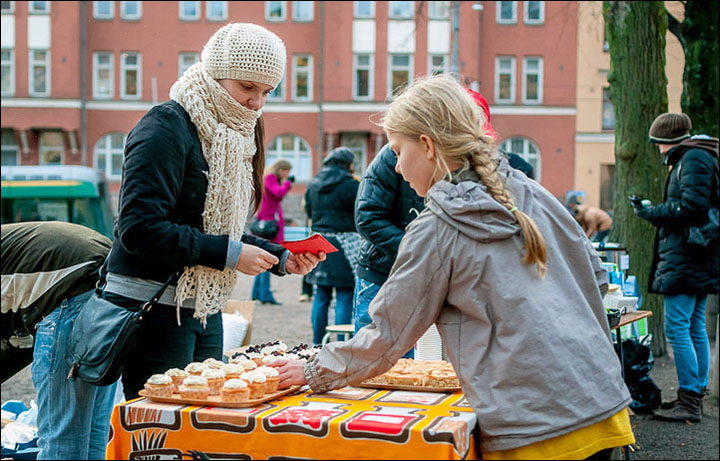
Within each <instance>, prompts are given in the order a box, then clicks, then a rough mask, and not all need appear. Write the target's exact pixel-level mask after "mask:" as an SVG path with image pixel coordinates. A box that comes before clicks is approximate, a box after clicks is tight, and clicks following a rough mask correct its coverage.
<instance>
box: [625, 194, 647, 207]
mask: <svg viewBox="0 0 720 461" xmlns="http://www.w3.org/2000/svg"><path fill="white" fill-rule="evenodd" d="M628 198H629V199H630V201H631V202H632V204H633V206H635V207H638V208H639V207H642V201H643V198H642V197H640V196H638V195H635V194H632V195H631V196H630V197H628Z"/></svg>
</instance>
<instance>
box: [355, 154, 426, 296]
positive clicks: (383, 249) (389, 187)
mask: <svg viewBox="0 0 720 461" xmlns="http://www.w3.org/2000/svg"><path fill="white" fill-rule="evenodd" d="M396 164H397V159H396V158H395V153H394V152H393V151H392V150H391V149H390V147H389V146H387V145H386V146H385V147H383V148H382V149H381V150H380V152H379V153H378V154H377V156H375V158H374V159H373V161H372V162H371V163H370V166H369V167H368V169H367V172H366V173H365V177H364V178H363V179H362V181H360V188H359V190H358V195H357V199H356V200H355V226H356V227H357V231H358V232H359V233H360V235H361V236H362V237H363V238H364V239H365V241H364V242H363V246H362V250H361V251H360V260H359V264H358V276H360V277H362V278H364V279H366V280H369V281H371V282H373V283H377V284H383V283H385V280H387V277H388V274H390V269H392V266H393V264H394V263H395V258H396V257H397V252H398V248H399V247H400V240H402V238H403V235H405V227H406V226H407V225H408V224H409V223H410V221H412V220H413V219H415V217H417V215H418V214H420V212H421V211H422V210H423V209H425V202H424V200H423V198H422V197H420V196H418V195H417V193H415V191H414V190H413V189H412V188H411V187H410V184H409V183H408V182H407V181H405V180H404V179H403V178H402V176H400V175H399V174H398V173H396V172H395V165H396Z"/></svg>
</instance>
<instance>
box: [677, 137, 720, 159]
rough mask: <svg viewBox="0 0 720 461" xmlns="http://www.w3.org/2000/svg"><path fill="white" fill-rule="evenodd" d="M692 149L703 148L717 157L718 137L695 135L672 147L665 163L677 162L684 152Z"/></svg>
mask: <svg viewBox="0 0 720 461" xmlns="http://www.w3.org/2000/svg"><path fill="white" fill-rule="evenodd" d="M690 149H702V150H704V151H706V152H708V153H709V154H710V155H712V156H713V158H715V159H717V158H718V138H711V137H710V136H706V135H697V136H693V137H692V138H688V139H686V140H684V141H683V142H681V143H680V144H678V145H677V146H675V147H673V148H672V149H670V150H669V151H668V152H667V153H666V154H665V158H664V160H665V163H666V164H668V165H672V164H675V163H677V161H678V160H680V157H682V154H684V153H685V152H687V151H688V150H690Z"/></svg>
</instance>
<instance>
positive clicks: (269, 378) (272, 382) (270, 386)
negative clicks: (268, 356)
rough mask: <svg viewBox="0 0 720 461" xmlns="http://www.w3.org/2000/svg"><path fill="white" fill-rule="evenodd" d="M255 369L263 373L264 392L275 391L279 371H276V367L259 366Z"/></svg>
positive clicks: (278, 381)
mask: <svg viewBox="0 0 720 461" xmlns="http://www.w3.org/2000/svg"><path fill="white" fill-rule="evenodd" d="M257 371H259V372H260V373H262V374H264V375H265V387H266V392H267V393H268V394H271V393H273V392H277V390H278V384H280V373H278V371H277V368H273V367H260V368H258V369H257Z"/></svg>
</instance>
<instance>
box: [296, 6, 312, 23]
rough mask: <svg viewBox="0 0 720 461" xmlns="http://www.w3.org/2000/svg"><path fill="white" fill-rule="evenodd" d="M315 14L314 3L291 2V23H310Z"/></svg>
mask: <svg viewBox="0 0 720 461" xmlns="http://www.w3.org/2000/svg"><path fill="white" fill-rule="evenodd" d="M314 13H315V2H293V21H296V22H310V21H312V20H313V16H314Z"/></svg>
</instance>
